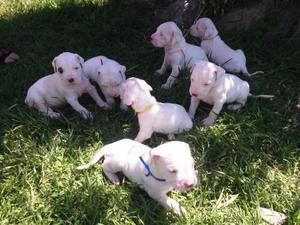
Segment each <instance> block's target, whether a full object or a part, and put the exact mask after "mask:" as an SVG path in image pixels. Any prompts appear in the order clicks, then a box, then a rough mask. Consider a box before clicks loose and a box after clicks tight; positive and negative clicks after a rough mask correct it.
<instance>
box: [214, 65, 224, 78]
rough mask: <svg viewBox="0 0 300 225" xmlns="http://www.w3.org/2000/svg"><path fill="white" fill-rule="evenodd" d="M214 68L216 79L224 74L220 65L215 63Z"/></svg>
mask: <svg viewBox="0 0 300 225" xmlns="http://www.w3.org/2000/svg"><path fill="white" fill-rule="evenodd" d="M215 68H216V70H215V71H214V73H215V80H218V79H219V78H220V77H221V76H223V75H224V74H225V70H224V69H223V68H222V67H220V66H217V65H215Z"/></svg>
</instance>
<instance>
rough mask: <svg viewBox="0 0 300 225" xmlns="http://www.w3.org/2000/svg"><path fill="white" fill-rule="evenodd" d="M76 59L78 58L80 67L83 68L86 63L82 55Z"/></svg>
mask: <svg viewBox="0 0 300 225" xmlns="http://www.w3.org/2000/svg"><path fill="white" fill-rule="evenodd" d="M76 58H77V60H78V61H79V64H80V67H81V68H82V65H83V63H84V60H83V58H82V57H81V56H80V55H78V54H76Z"/></svg>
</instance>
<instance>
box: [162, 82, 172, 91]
mask: <svg viewBox="0 0 300 225" xmlns="http://www.w3.org/2000/svg"><path fill="white" fill-rule="evenodd" d="M161 88H162V89H165V90H168V89H170V88H171V87H170V85H169V84H168V83H164V84H163V85H161Z"/></svg>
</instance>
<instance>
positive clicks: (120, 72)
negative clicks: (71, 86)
mask: <svg viewBox="0 0 300 225" xmlns="http://www.w3.org/2000/svg"><path fill="white" fill-rule="evenodd" d="M83 71H84V74H85V75H86V76H87V77H88V78H89V79H91V80H92V81H94V82H96V83H97V84H98V85H99V87H100V89H101V91H102V93H103V94H104V96H105V98H106V102H107V103H108V104H109V105H110V106H112V105H113V104H114V102H115V100H114V98H116V97H118V96H119V95H120V91H119V88H120V84H121V83H122V82H123V81H124V80H125V79H126V78H125V72H126V67H125V66H123V65H120V64H119V63H118V62H116V61H114V60H111V59H109V58H107V57H105V56H96V57H93V58H91V59H89V60H87V61H85V63H84V64H83ZM120 106H121V108H122V109H124V110H127V106H126V105H124V104H123V103H122V101H121V105H120Z"/></svg>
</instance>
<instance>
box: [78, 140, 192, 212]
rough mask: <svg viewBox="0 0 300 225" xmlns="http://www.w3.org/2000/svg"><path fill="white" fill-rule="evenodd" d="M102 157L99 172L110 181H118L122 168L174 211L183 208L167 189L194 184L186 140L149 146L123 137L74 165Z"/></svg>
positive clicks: (129, 177)
mask: <svg viewBox="0 0 300 225" xmlns="http://www.w3.org/2000/svg"><path fill="white" fill-rule="evenodd" d="M102 157H104V161H103V164H102V169H103V172H104V173H105V175H106V176H107V178H108V179H109V180H110V181H111V182H112V183H113V184H116V185H119V184H120V180H119V178H118V176H117V174H116V173H117V172H122V173H123V174H124V175H125V176H126V177H128V179H129V180H131V181H132V182H134V183H137V184H138V185H139V186H140V188H142V189H144V190H145V191H146V192H147V193H148V195H149V196H150V197H151V198H153V199H155V200H156V201H158V202H159V203H160V204H161V205H162V206H164V207H166V208H169V209H171V210H172V211H173V212H174V213H175V214H181V213H184V212H185V210H184V209H183V208H182V207H180V205H179V203H178V202H177V201H175V200H174V199H172V198H170V197H168V196H167V193H168V192H170V191H171V190H173V189H177V190H180V191H186V190H188V189H190V188H192V187H194V186H196V184H197V171H195V169H194V160H193V158H192V155H191V151H190V148H189V145H188V144H186V143H184V142H180V141H172V142H168V143H165V144H162V145H159V146H158V147H156V148H153V149H151V148H149V147H148V146H146V145H143V144H141V143H139V142H136V141H133V140H130V139H123V140H120V141H117V142H114V143H112V144H108V145H105V146H104V147H103V148H101V149H99V150H98V151H97V152H96V154H95V155H94V156H93V158H92V160H91V161H90V162H89V163H87V164H85V165H83V166H79V167H77V169H78V170H82V169H87V168H89V167H90V166H92V165H93V164H95V163H97V162H98V161H99V160H100V159H101V158H102Z"/></svg>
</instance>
